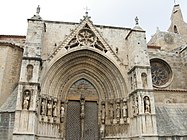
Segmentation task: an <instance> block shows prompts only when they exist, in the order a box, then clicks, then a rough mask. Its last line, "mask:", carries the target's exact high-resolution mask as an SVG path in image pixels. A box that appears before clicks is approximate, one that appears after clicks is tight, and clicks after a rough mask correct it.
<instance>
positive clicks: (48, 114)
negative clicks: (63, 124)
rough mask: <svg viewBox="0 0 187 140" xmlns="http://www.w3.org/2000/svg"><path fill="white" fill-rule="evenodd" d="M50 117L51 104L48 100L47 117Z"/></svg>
mask: <svg viewBox="0 0 187 140" xmlns="http://www.w3.org/2000/svg"><path fill="white" fill-rule="evenodd" d="M51 115H52V102H51V100H49V101H48V104H47V116H51Z"/></svg>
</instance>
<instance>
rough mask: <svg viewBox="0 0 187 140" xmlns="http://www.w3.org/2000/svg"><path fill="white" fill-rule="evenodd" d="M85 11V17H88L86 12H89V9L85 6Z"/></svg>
mask: <svg viewBox="0 0 187 140" xmlns="http://www.w3.org/2000/svg"><path fill="white" fill-rule="evenodd" d="M84 9H85V11H86V12H85V14H86V17H88V10H90V9H88V7H87V6H86V8H84Z"/></svg>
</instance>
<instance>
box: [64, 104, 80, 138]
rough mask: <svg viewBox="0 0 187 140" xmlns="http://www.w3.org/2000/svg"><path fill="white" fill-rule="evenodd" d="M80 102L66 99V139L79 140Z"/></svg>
mask: <svg viewBox="0 0 187 140" xmlns="http://www.w3.org/2000/svg"><path fill="white" fill-rule="evenodd" d="M80 124H81V120H80V102H79V101H68V106H67V119H66V140H80V134H81V133H80V132H81V128H80Z"/></svg>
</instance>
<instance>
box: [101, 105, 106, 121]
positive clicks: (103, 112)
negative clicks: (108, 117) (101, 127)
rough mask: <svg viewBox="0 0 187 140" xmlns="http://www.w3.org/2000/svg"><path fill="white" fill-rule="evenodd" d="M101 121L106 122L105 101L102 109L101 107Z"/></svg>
mask: <svg viewBox="0 0 187 140" xmlns="http://www.w3.org/2000/svg"><path fill="white" fill-rule="evenodd" d="M101 122H102V123H103V124H104V123H105V103H104V102H103V103H102V109H101Z"/></svg>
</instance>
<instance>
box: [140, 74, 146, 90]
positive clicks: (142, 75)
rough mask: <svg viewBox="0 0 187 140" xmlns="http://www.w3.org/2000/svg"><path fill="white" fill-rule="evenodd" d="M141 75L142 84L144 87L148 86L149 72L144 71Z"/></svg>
mask: <svg viewBox="0 0 187 140" xmlns="http://www.w3.org/2000/svg"><path fill="white" fill-rule="evenodd" d="M141 77H142V86H143V88H147V74H146V73H142V74H141Z"/></svg>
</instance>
